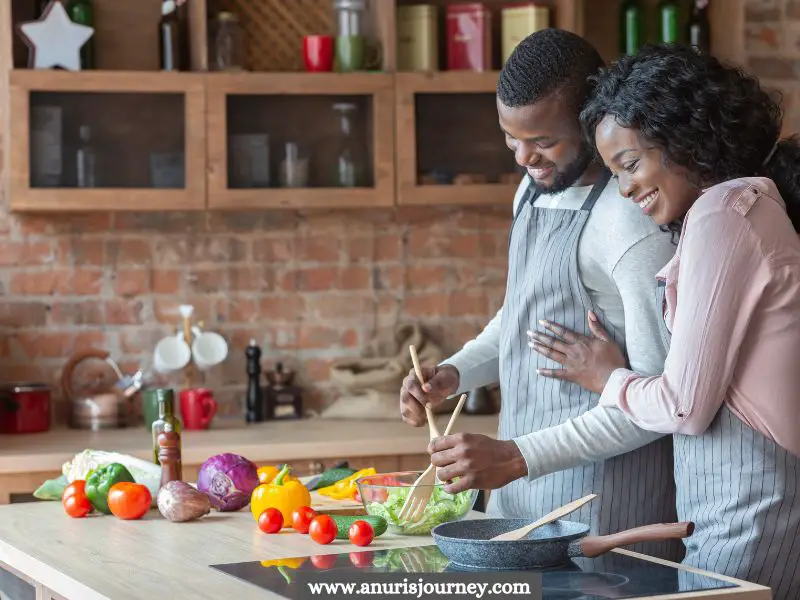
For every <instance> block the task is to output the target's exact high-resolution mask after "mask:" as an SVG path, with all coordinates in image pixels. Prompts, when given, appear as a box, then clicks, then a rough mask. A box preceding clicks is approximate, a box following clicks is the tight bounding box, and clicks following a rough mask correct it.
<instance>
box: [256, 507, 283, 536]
mask: <svg viewBox="0 0 800 600" xmlns="http://www.w3.org/2000/svg"><path fill="white" fill-rule="evenodd" d="M258 528H259V529H260V530H261V531H263V532H264V533H278V532H279V531H280V530H281V529H283V514H282V513H281V511H279V510H278V509H277V508H273V507H270V508H266V509H264V512H262V513H261V514H260V515H258Z"/></svg>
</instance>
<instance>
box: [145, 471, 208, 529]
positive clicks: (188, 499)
mask: <svg viewBox="0 0 800 600" xmlns="http://www.w3.org/2000/svg"><path fill="white" fill-rule="evenodd" d="M158 511H159V512H160V513H161V515H162V516H163V517H164V518H165V519H167V520H168V521H172V522H173V523H180V522H183V521H194V520H195V519H199V518H200V517H203V516H205V515H207V514H208V513H209V512H211V499H210V498H209V497H208V496H207V495H206V494H204V493H203V492H200V491H198V490H196V489H194V488H193V487H192V486H191V485H189V484H188V483H186V482H185V481H177V480H176V481H169V482H167V483H166V484H164V486H163V487H162V488H161V489H160V490H159V491H158Z"/></svg>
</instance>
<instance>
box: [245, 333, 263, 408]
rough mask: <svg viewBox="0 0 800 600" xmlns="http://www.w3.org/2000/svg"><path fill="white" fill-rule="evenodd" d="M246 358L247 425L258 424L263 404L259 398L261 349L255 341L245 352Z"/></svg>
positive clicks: (251, 342) (252, 341)
mask: <svg viewBox="0 0 800 600" xmlns="http://www.w3.org/2000/svg"><path fill="white" fill-rule="evenodd" d="M245 355H246V356H247V375H248V380H247V399H246V401H247V414H246V419H247V422H248V423H260V422H261V421H263V420H264V402H263V399H262V397H261V385H260V381H261V348H259V347H258V345H257V344H256V341H255V340H250V345H249V346H247V350H245Z"/></svg>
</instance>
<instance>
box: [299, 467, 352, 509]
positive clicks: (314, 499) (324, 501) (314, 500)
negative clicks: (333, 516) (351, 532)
mask: <svg viewBox="0 0 800 600" xmlns="http://www.w3.org/2000/svg"><path fill="white" fill-rule="evenodd" d="M311 479H313V477H311V476H306V477H300V481H302V482H303V483H304V484H307V483H308V482H309V481H311ZM311 508H313V509H314V510H316V511H317V512H335V513H338V514H343V515H365V514H367V512H366V511H365V510H364V505H363V504H361V502H356V501H355V500H337V499H336V498H330V497H328V496H320V495H319V494H318V493H317V492H316V490H315V491H313V492H311Z"/></svg>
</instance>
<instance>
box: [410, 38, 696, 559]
mask: <svg viewBox="0 0 800 600" xmlns="http://www.w3.org/2000/svg"><path fill="white" fill-rule="evenodd" d="M601 66H603V61H602V59H601V57H600V56H599V54H598V53H597V51H596V50H595V49H594V48H593V47H592V46H591V45H590V44H589V43H588V42H587V41H586V40H584V39H582V38H580V37H579V36H576V35H574V34H571V33H569V32H566V31H563V30H558V29H547V30H543V31H539V32H536V33H534V34H532V35H530V36H529V37H528V38H526V39H525V40H523V41H522V42H521V43H520V44H519V45H518V46H517V48H516V49H515V50H514V52H513V53H512V55H511V56H510V57H509V59H508V61H507V62H506V64H505V66H504V67H503V70H502V72H501V74H500V79H499V81H498V86H497V110H498V116H499V122H500V127H501V129H502V130H503V132H504V134H505V138H506V143H507V145H508V147H509V149H511V151H512V152H514V156H515V159H516V161H517V163H518V164H519V165H520V166H522V167H524V168H525V169H526V170H527V175H526V176H525V177H524V178H523V181H522V182H521V184H520V186H519V189H518V190H517V194H516V196H515V198H514V207H513V214H514V221H513V224H512V226H511V233H510V237H509V265H508V281H507V286H506V296H505V300H504V303H503V306H502V308H501V309H500V310H499V311H498V313H497V315H496V316H495V317H494V319H493V320H492V321H491V322H490V323H489V324H488V325H487V326H486V328H485V329H484V330H483V332H482V333H481V334H480V335H479V336H478V337H477V338H475V339H474V340H472V341H471V342H468V343H467V344H466V345H465V346H464V348H463V349H462V350H461V351H459V352H458V353H456V354H455V355H454V356H452V357H451V358H450V359H449V360H446V361H444V362H443V363H442V364H441V365H439V366H437V367H430V368H426V369H424V371H423V376H424V379H425V381H426V383H425V385H424V387H423V386H421V385H420V383H419V382H418V381H417V379H416V376H415V375H414V373H413V371H412V372H411V373H410V374H409V376H408V377H407V378H406V379H405V381H404V383H403V389H402V391H401V413H402V416H403V419H404V420H405V421H406V422H408V423H410V424H412V425H414V426H421V425H423V424H425V412H424V408H423V403H431V404H437V403H439V402H441V401H443V400H444V399H445V398H448V397H451V396H452V395H454V394H459V393H461V392H465V391H468V390H472V389H475V388H478V387H481V386H484V385H488V384H491V383H494V382H497V381H499V383H500V389H501V397H502V402H501V410H500V426H499V431H498V436H497V440H495V439H492V438H490V437H487V436H481V435H473V434H468V433H467V434H457V435H451V436H448V437H445V438H439V439H437V440H435V441H433V442H431V446H430V449H429V450H430V452H431V455H432V457H431V458H432V462H433V464H434V465H436V466H437V467H438V468H439V470H438V475H439V477H440V478H441V479H442V480H443V481H448V485H447V487H446V489H447V490H448V491H459V490H461V489H466V488H480V489H491V490H494V491H492V493H491V496H490V500H489V506H488V512H489V513H490V514H493V515H498V516H502V517H508V518H525V519H531V520H534V519H536V518H539V517H541V516H543V515H544V514H545V513H547V512H550V511H551V510H553V509H555V508H558V507H559V506H561V505H563V504H566V503H568V502H570V501H572V500H575V499H577V498H580V497H582V496H584V495H586V494H590V493H597V494H599V498H597V499H595V500H594V501H593V502H591V503H589V504H588V505H586V506H584V507H583V508H582V509H581V510H580V511H579V512H576V513H573V514H572V515H571V517H570V518H572V519H575V520H580V521H583V522H586V523H589V524H590V526H591V532H592V534H600V535H602V534H606V533H613V532H615V531H619V530H623V529H628V528H631V527H637V526H641V525H646V524H650V523H659V522H668V521H674V520H676V511H675V488H674V482H673V478H672V464H673V460H672V444H671V438H670V437H665V436H662V435H661V434H657V433H652V432H646V431H644V430H641V429H639V428H638V427H636V426H635V425H634V424H633V423H632V422H631V421H629V420H628V419H627V418H626V417H625V416H624V414H623V413H622V411H619V410H612V409H609V410H602V409H598V410H593V411H591V412H587V411H589V409H591V408H594V407H595V406H596V405H597V401H598V395H597V394H592V393H590V392H587V391H585V390H583V389H581V388H580V387H578V386H577V385H575V384H573V383H571V382H567V381H563V380H559V379H553V378H547V377H541V376H539V375H538V374H537V369H542V368H559V365H558V364H557V363H554V362H552V361H550V360H549V359H546V358H543V357H541V356H540V355H538V354H537V353H535V352H533V351H532V350H531V349H530V348H529V347H528V336H527V332H528V331H530V330H536V329H538V330H542V331H543V329H542V327H541V326H540V325H539V321H541V320H542V319H547V320H550V321H553V322H556V323H559V324H563V325H565V326H567V327H570V328H571V329H573V330H574V331H580V332H583V333H584V334H586V335H589V334H590V332H589V328H588V313H589V311H593V312H594V313H595V314H596V315H597V316H598V317H599V319H600V321H601V322H602V323H603V324H604V325H607V330H608V331H609V333H610V334H611V335H612V336H613V337H614V339H615V340H616V341H617V342H618V343H620V345H621V346H622V347H623V349H624V351H625V353H626V357H627V359H628V361H629V362H630V364H631V366H632V368H633V369H634V370H636V371H637V372H639V373H644V374H656V373H660V372H661V371H662V369H663V365H664V360H665V358H666V352H667V343H668V342H667V338H666V337H665V336H662V331H663V327H662V325H661V323H662V313H661V308H662V305H661V301H660V299H662V298H663V291H662V290H660V289H659V287H658V285H657V282H656V279H655V275H656V273H657V272H658V271H659V270H660V269H661V268H662V267H663V266H664V265H665V264H666V263H667V262H668V261H669V260H670V258H671V257H672V255H673V254H674V252H675V250H676V245H675V243H674V241H673V237H672V234H671V233H670V232H669V231H666V230H665V231H662V230H661V229H659V228H658V227H657V226H656V225H654V224H653V222H652V221H651V220H650V219H649V218H648V217H647V216H646V215H645V214H644V213H643V212H642V211H641V209H640V208H638V207H637V206H636V205H634V204H633V203H632V202H630V201H626V200H624V199H623V198H621V197H620V196H619V193H618V191H617V186H616V185H615V183H614V182H612V183H611V184H610V185H609V178H610V175H609V173H608V171H607V170H606V169H605V168H604V167H603V166H602V165H601V164H600V163H599V162H597V161H596V159H595V158H594V155H593V152H592V149H591V147H590V146H589V145H588V144H587V143H586V141H585V140H584V139H583V137H582V136H581V130H580V123H579V120H578V116H579V114H580V109H581V107H582V105H583V103H584V102H585V100H586V99H587V98H588V96H589V94H590V93H591V83H590V82H589V81H588V79H587V78H588V77H589V76H590V75H592V74H594V73H595V72H597V70H598V69H599V68H600V67H601ZM621 448H622V450H621ZM634 449H635V450H634ZM627 450H634V451H632V452H627ZM621 451H622V452H627V453H625V454H622V455H620V456H616V455H617V454H619V453H620V452H621ZM615 456H616V457H615ZM611 457H615V458H611ZM606 458H608V460H605V459H606ZM575 464H580V465H581V466H578V467H575V468H569V469H566V470H563V471H559V469H563V468H565V467H572V466H573V465H575ZM541 475H543V476H541ZM454 478H459V479H458V480H457V481H453V479H454ZM634 549H635V550H637V551H640V552H645V553H647V554H650V555H654V556H658V557H661V558H666V559H669V560H680V558H681V556H682V546H681V544H680V543H678V542H670V543H650V544H642V545H638V546H635V547H634Z"/></svg>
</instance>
